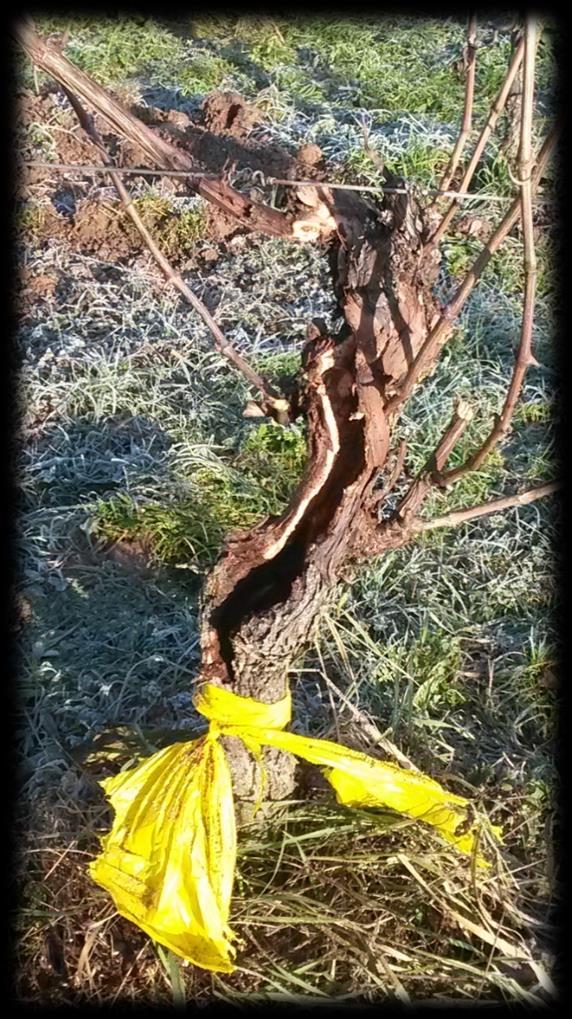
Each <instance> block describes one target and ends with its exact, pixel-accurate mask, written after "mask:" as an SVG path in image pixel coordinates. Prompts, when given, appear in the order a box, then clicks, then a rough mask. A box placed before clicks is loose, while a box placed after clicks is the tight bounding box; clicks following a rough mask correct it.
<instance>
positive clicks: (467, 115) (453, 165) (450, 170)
mask: <svg viewBox="0 0 572 1019" xmlns="http://www.w3.org/2000/svg"><path fill="white" fill-rule="evenodd" d="M476 69H477V16H476V14H471V15H470V17H469V22H468V25H467V42H466V46H465V74H466V81H465V105H464V108H463V120H462V122H461V130H460V132H459V137H458V138H457V142H456V144H455V148H454V149H453V153H452V155H451V158H450V160H449V162H448V164H447V167H446V169H445V172H444V174H443V177H442V179H441V182H440V184H439V189H440V190H442V191H447V190H448V188H449V186H450V184H451V181H452V180H453V177H454V176H455V171H456V169H457V167H458V165H459V162H460V160H461V156H462V154H463V149H464V148H465V145H466V143H467V139H468V138H469V135H470V133H471V126H472V122H473V99H474V94H475V72H476Z"/></svg>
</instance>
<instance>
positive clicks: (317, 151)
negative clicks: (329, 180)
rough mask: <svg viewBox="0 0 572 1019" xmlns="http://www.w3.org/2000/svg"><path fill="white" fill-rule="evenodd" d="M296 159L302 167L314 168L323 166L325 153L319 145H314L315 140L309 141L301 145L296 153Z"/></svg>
mask: <svg viewBox="0 0 572 1019" xmlns="http://www.w3.org/2000/svg"><path fill="white" fill-rule="evenodd" d="M296 160H297V162H298V164H299V166H300V167H301V168H303V169H306V170H312V169H314V168H319V167H320V166H323V164H324V153H323V152H322V150H321V148H320V146H319V145H314V143H313V142H308V143H307V144H306V145H301V146H300V148H299V149H298V153H297V155H296Z"/></svg>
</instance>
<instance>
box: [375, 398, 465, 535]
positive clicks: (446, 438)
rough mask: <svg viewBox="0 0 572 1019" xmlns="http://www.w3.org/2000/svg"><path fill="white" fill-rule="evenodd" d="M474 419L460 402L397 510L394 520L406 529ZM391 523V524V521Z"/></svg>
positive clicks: (459, 401)
mask: <svg viewBox="0 0 572 1019" xmlns="http://www.w3.org/2000/svg"><path fill="white" fill-rule="evenodd" d="M472 417H473V410H472V407H470V406H469V404H468V403H466V402H465V400H458V401H457V405H456V407H455V410H454V412H453V416H452V418H451V421H450V422H449V425H448V426H447V428H446V429H445V432H444V433H443V435H442V437H441V439H440V440H439V444H438V446H437V448H436V449H435V451H434V452H433V453H432V454H431V456H430V457H429V459H428V461H427V463H426V464H425V466H424V467H423V468H422V470H421V471H420V472H419V474H418V475H417V477H416V478H415V480H414V481H413V482H412V484H411V486H410V488H409V490H408V491H407V492H406V493H405V495H404V497H403V499H402V500H401V502H400V503H399V505H398V506H397V508H396V510H395V513H394V515H393V518H392V519H395V518H398V519H399V520H400V521H402V522H403V524H404V526H405V529H407V527H408V526H409V525H410V523H411V521H412V520H413V519H414V517H415V515H416V514H417V512H418V510H419V508H420V507H421V505H422V503H423V502H424V501H425V499H426V497H427V495H428V494H429V491H430V490H431V488H432V487H433V486H434V485H435V484H439V479H440V477H441V472H442V470H443V467H444V466H445V464H446V463H447V460H448V459H449V456H450V455H451V453H452V451H453V449H454V448H455V446H456V445H457V443H458V441H459V439H460V438H461V436H462V434H463V432H464V431H465V429H466V428H467V425H468V424H469V422H470V421H471V419H472ZM389 522H390V523H391V520H390V521H389ZM382 529H383V528H382Z"/></svg>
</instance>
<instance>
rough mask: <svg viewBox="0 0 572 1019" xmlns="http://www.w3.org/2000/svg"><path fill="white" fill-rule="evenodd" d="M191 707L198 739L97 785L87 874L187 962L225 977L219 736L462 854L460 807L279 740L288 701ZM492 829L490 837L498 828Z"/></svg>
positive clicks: (226, 861) (229, 865)
mask: <svg viewBox="0 0 572 1019" xmlns="http://www.w3.org/2000/svg"><path fill="white" fill-rule="evenodd" d="M195 705H196V708H197V710H198V711H200V712H201V714H203V715H204V716H205V717H206V718H208V719H209V720H210V726H209V731H208V733H207V734H206V735H205V736H204V737H201V738H200V739H198V740H194V741H193V742H191V743H175V744H174V745H173V746H170V747H167V748H166V749H165V750H161V751H159V752H158V753H156V754H154V755H153V756H152V757H150V758H149V759H148V760H146V761H144V762H143V763H142V764H140V765H138V766H137V767H135V768H132V769H131V770H130V771H126V772H122V773H120V774H119V775H116V776H114V777H113V778H110V779H106V781H104V782H102V783H101V784H102V786H103V788H104V789H105V792H106V794H107V796H108V798H109V801H110V803H111V805H112V807H113V809H114V811H115V817H114V821H113V826H112V829H111V831H110V833H109V834H108V835H106V836H105V837H104V838H103V839H102V852H101V854H100V855H99V856H98V857H97V859H96V860H95V861H93V862H92V863H91V864H90V868H89V869H90V874H91V876H92V878H93V879H94V881H96V882H97V884H99V885H101V886H102V887H103V888H105V889H106V890H107V891H108V892H109V893H110V894H111V896H112V898H113V900H114V902H115V905H116V908H117V911H118V912H119V913H121V914H122V915H123V916H126V917H127V918H128V919H129V920H132V921H133V922H134V923H135V924H137V925H138V926H139V927H141V928H142V930H144V931H146V933H147V934H150V935H151V937H152V938H154V939H155V941H158V942H159V943H160V944H162V945H165V946H166V947H167V948H170V949H171V950H172V951H173V952H175V953H176V954H177V955H180V956H182V958H184V959H187V960H188V961H190V962H192V963H194V964H195V965H197V966H201V967H203V968H204V969H211V970H217V971H220V972H227V973H230V972H232V971H233V969H234V966H233V963H232V958H233V956H234V955H235V949H234V946H233V945H232V940H233V939H234V937H235V936H234V935H233V933H232V931H231V929H230V927H229V924H228V921H229V915H230V899H231V894H232V887H233V881H234V870H235V863H236V828H235V816H234V802H233V793H232V783H231V775H230V769H229V766H228V763H227V760H226V756H225V753H224V750H223V749H222V747H221V745H220V743H219V736H221V735H233V736H239V737H240V738H242V739H243V740H244V742H245V743H246V744H247V746H248V747H249V748H250V749H252V750H253V751H254V752H255V753H258V752H260V750H261V747H262V746H264V745H266V746H275V747H278V748H279V749H281V750H286V751H289V752H290V753H293V754H296V756H298V757H302V758H303V759H305V760H307V761H310V762H311V763H313V764H318V765H321V766H322V767H323V768H324V773H325V774H326V776H327V778H328V780H329V781H330V782H331V784H332V786H333V787H334V789H335V790H336V794H337V797H338V800H339V801H340V802H342V803H346V804H348V805H350V806H385V807H390V808H391V809H393V810H397V811H400V812H401V813H404V814H408V815H409V816H410V817H414V818H416V819H419V820H423V821H426V822H427V823H429V824H431V825H433V826H434V827H435V828H436V829H437V830H438V831H439V832H440V834H441V835H442V836H443V837H444V838H445V839H447V840H448V841H449V842H451V843H453V845H454V846H455V847H456V848H457V849H458V850H460V851H461V852H464V853H471V852H473V850H474V848H475V835H476V832H475V829H474V827H473V828H469V830H468V831H466V830H465V828H466V827H467V824H466V822H467V816H468V815H467V806H468V800H466V799H464V798H463V797H461V796H456V795H454V794H452V793H448V792H446V790H445V789H443V788H442V786H440V785H439V783H438V782H435V781H434V780H433V779H431V778H428V777H427V776H426V775H422V774H420V773H419V772H412V771H406V770H405V769H403V768H400V767H398V766H397V765H394V764H388V763H386V762H385V761H378V760H375V759H374V758H371V757H368V756H367V755H366V754H361V753H358V752H357V751H355V750H349V749H347V748H346V747H342V746H339V745H338V744H337V743H332V742H330V741H329V740H320V739H312V738H310V737H306V736H298V735H296V734H295V733H291V732H284V728H285V726H286V725H287V724H288V722H289V721H290V717H291V697H290V694H288V695H287V696H286V697H284V698H283V700H281V701H278V702H276V703H275V704H263V703H261V702H260V701H255V700H252V698H250V697H239V696H238V695H237V694H234V693H231V692H229V691H228V690H224V689H222V688H221V687H217V686H213V685H212V684H207V685H206V686H204V687H203V688H202V690H201V691H200V692H199V693H198V695H197V697H196V699H195ZM492 830H493V832H494V833H495V834H496V835H497V837H498V835H499V829H492ZM477 862H478V863H479V864H480V865H484V863H485V861H484V860H482V858H481V857H477Z"/></svg>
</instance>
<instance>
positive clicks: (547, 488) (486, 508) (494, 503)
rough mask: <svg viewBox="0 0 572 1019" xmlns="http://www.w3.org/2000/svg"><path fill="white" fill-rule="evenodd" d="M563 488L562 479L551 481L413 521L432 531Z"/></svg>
mask: <svg viewBox="0 0 572 1019" xmlns="http://www.w3.org/2000/svg"><path fill="white" fill-rule="evenodd" d="M561 488H562V482H561V481H549V482H547V484H545V485H538V487H537V488H530V489H529V490H528V491H526V492H519V493H517V494H516V495H505V496H503V497H502V498H501V499H492V500H491V501H490V502H483V503H481V504H480V505H479V506H467V507H466V508H465V509H459V510H453V511H452V512H451V513H444V514H443V516H440V517H432V518H431V519H430V520H423V518H420V517H418V518H417V519H416V520H415V521H414V522H413V529H414V530H415V531H432V530H434V529H435V528H437V527H455V526H456V525H457V524H463V523H466V521H468V520H475V519H477V517H487V516H490V515H491V513H501V512H502V511H503V510H506V509H512V508H513V507H515V506H528V504H529V503H531V502H536V500H537V499H544V498H546V496H547V495H553V494H554V493H555V492H559V491H560V490H561Z"/></svg>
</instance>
